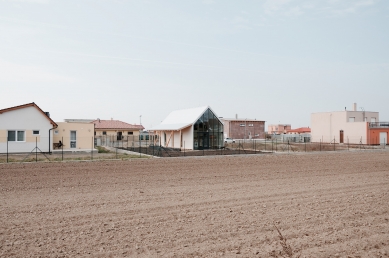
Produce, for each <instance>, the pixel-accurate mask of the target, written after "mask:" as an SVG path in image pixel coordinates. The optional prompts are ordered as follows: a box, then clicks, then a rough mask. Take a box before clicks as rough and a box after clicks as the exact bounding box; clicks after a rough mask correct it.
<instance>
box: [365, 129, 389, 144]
mask: <svg viewBox="0 0 389 258" xmlns="http://www.w3.org/2000/svg"><path fill="white" fill-rule="evenodd" d="M380 132H387V133H388V137H389V128H374V129H370V130H367V144H380ZM388 142H389V141H388V139H386V144H388Z"/></svg>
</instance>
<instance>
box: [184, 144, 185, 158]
mask: <svg viewBox="0 0 389 258" xmlns="http://www.w3.org/2000/svg"><path fill="white" fill-rule="evenodd" d="M184 157H185V141H184Z"/></svg>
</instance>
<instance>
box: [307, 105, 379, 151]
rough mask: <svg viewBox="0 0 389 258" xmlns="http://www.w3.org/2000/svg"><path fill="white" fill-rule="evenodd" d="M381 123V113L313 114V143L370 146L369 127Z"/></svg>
mask: <svg viewBox="0 0 389 258" xmlns="http://www.w3.org/2000/svg"><path fill="white" fill-rule="evenodd" d="M378 122H379V113H378V112H371V111H364V110H361V111H358V110H357V104H356V103H354V104H353V109H352V110H346V109H345V110H344V111H335V112H321V113H313V114H311V141H312V142H320V141H321V142H333V141H335V142H336V143H354V144H359V143H361V144H370V143H372V142H373V141H372V139H370V131H371V130H370V128H369V125H370V124H372V125H375V124H376V123H378Z"/></svg>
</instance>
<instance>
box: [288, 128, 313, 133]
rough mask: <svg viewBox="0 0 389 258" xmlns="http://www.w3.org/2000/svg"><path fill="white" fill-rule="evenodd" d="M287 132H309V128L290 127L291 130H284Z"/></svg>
mask: <svg viewBox="0 0 389 258" xmlns="http://www.w3.org/2000/svg"><path fill="white" fill-rule="evenodd" d="M286 132H287V133H310V132H311V128H309V127H300V128H297V129H292V130H286Z"/></svg>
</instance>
